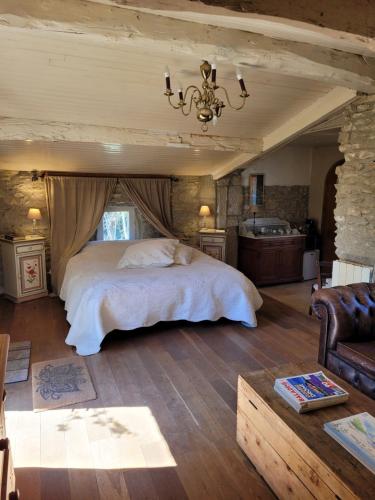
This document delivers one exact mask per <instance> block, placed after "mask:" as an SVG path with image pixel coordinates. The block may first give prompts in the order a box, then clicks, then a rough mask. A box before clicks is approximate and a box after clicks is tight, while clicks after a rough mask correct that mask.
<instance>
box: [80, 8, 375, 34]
mask: <svg viewBox="0 0 375 500" xmlns="http://www.w3.org/2000/svg"><path fill="white" fill-rule="evenodd" d="M90 1H92V2H95V3H103V4H107V5H115V6H119V7H127V8H129V7H130V8H139V9H144V10H145V11H146V10H147V11H153V12H160V13H165V15H172V16H173V14H176V13H178V12H180V13H191V14H192V13H195V14H198V15H199V14H203V15H204V14H206V15H211V16H221V17H224V16H227V17H232V18H236V17H237V18H239V17H241V18H242V19H249V18H258V19H262V20H263V19H264V18H267V17H268V18H273V19H275V20H277V21H280V22H285V23H288V22H289V24H290V25H292V23H294V25H295V24H296V23H299V24H300V25H302V24H309V25H312V26H314V27H316V28H317V29H319V30H320V31H324V30H328V29H329V30H335V31H340V32H341V33H343V34H344V35H345V34H346V33H349V34H353V35H361V37H374V35H375V31H374V25H373V23H372V22H371V20H372V19H374V18H375V3H374V2H371V1H369V0H356V1H355V2H350V1H343V0H329V1H328V2H327V0H315V1H314V2H312V1H311V0H298V2H291V1H290V0H251V2H249V1H247V2H246V1H243V0H230V1H229V0H196V1H194V2H192V1H191V0H90ZM301 27H302V26H300V28H301Z"/></svg>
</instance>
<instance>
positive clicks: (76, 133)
mask: <svg viewBox="0 0 375 500" xmlns="http://www.w3.org/2000/svg"><path fill="white" fill-rule="evenodd" d="M0 140H2V141H10V140H21V141H25V140H33V141H69V142H94V143H102V144H126V145H133V146H167V147H176V148H194V149H195V148H197V149H199V150H201V149H204V150H210V151H228V152H239V153H240V152H242V153H251V154H255V153H259V152H260V151H262V144H263V142H262V140H261V139H256V138H255V139H252V138H249V139H242V138H239V137H222V136H215V135H210V134H204V135H203V134H202V135H199V134H189V133H173V132H166V131H155V130H140V129H130V128H115V127H102V126H96V125H86V124H79V123H64V122H52V121H44V120H32V119H27V118H8V117H1V116H0Z"/></svg>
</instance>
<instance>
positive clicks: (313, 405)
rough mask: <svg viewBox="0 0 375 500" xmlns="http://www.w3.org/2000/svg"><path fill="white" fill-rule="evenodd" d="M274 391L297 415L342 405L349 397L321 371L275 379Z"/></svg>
mask: <svg viewBox="0 0 375 500" xmlns="http://www.w3.org/2000/svg"><path fill="white" fill-rule="evenodd" d="M274 389H275V391H276V392H277V393H278V394H279V395H280V396H281V397H282V398H284V399H285V401H286V402H287V403H289V404H290V406H292V408H294V409H295V410H296V411H297V412H298V413H304V412H307V411H311V410H316V409H318V408H323V407H325V406H331V405H336V404H339V403H344V402H345V401H346V400H347V399H348V397H349V394H348V393H347V392H346V391H345V390H344V389H343V388H342V387H340V386H338V385H337V384H336V383H335V382H333V380H331V379H329V378H328V377H326V376H325V375H324V373H323V372H322V371H319V372H315V373H305V374H303V375H295V376H292V377H285V378H277V379H276V381H275V385H274Z"/></svg>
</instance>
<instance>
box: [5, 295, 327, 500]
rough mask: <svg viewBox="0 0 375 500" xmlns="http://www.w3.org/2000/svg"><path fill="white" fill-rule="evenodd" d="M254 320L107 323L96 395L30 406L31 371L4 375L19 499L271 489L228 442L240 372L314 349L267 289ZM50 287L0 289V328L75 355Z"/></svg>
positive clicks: (314, 338)
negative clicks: (10, 295)
mask: <svg viewBox="0 0 375 500" xmlns="http://www.w3.org/2000/svg"><path fill="white" fill-rule="evenodd" d="M264 301H265V303H264V306H263V308H262V310H261V311H260V312H259V313H258V320H259V327H258V328H256V329H246V328H244V327H242V326H240V325H238V324H236V323H231V322H229V321H224V320H223V321H220V322H218V323H215V324H211V323H209V322H207V323H199V324H191V323H186V322H180V323H174V324H159V325H157V326H155V327H152V328H148V329H141V330H138V331H137V333H133V334H131V333H124V332H121V333H117V334H111V335H110V336H108V337H107V339H106V340H105V342H104V345H103V350H102V352H101V353H99V354H96V355H94V356H89V357H87V358H85V359H86V362H87V365H88V368H89V371H90V373H91V376H92V379H93V382H94V386H95V388H96V390H97V394H98V398H97V400H95V401H89V402H87V403H81V404H78V405H75V406H74V407H70V408H64V409H57V410H51V411H48V412H41V413H34V412H33V411H32V395H31V381H30V380H29V381H27V382H21V383H17V384H12V385H8V386H7V391H8V396H7V401H6V411H7V414H6V417H7V430H8V435H9V437H10V439H11V443H12V446H13V452H14V460H15V466H16V476H17V482H18V487H19V489H20V492H21V496H22V498H25V499H27V500H33V499H46V500H58V499H64V500H67V499H70V498H73V499H80V500H82V499H90V500H91V499H105V500H116V499H127V498H131V499H154V498H155V499H156V498H159V499H185V498H191V499H211V498H212V499H230V500H231V499H256V498H261V499H267V498H273V495H272V493H271V492H270V490H269V489H268V487H267V485H266V484H265V483H264V481H263V480H262V478H261V477H260V476H259V475H258V474H257V472H256V471H255V469H254V467H253V466H252V464H251V463H250V462H249V461H248V460H247V458H246V457H245V456H244V455H243V453H242V452H241V450H240V449H239V447H238V446H237V444H236V438H235V431H236V385H237V377H238V374H239V373H246V372H249V371H253V370H257V369H259V368H262V367H265V366H267V367H268V366H274V365H277V364H280V363H285V362H288V361H299V360H307V359H316V357H317V345H318V328H319V324H318V322H317V321H316V320H315V319H311V318H309V317H307V316H306V315H303V314H301V313H299V312H298V311H296V310H293V309H291V308H290V307H289V306H287V305H285V304H282V303H280V302H278V301H276V300H275V299H273V298H271V297H268V296H265V297H264ZM68 327H69V326H68V324H67V322H66V321H65V313H64V310H63V306H62V303H61V302H60V301H59V300H58V299H56V298H45V299H40V300H36V301H34V302H29V303H24V304H17V305H14V304H12V303H10V302H8V301H5V300H0V331H2V332H4V333H9V334H10V335H11V340H12V341H19V340H31V341H32V351H31V362H37V361H43V360H48V359H56V358H60V357H64V356H67V355H70V354H71V355H75V354H74V352H73V351H72V349H71V348H70V347H68V346H67V345H65V343H64V339H65V336H66V333H67V331H68Z"/></svg>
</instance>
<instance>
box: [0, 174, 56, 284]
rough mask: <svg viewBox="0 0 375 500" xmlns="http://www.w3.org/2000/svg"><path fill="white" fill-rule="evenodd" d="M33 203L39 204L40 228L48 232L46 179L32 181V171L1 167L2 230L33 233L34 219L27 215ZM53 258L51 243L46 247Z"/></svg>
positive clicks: (0, 207) (0, 201)
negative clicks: (44, 180) (8, 169)
mask: <svg viewBox="0 0 375 500" xmlns="http://www.w3.org/2000/svg"><path fill="white" fill-rule="evenodd" d="M30 207H35V208H39V209H40V211H41V215H42V220H40V221H38V228H37V231H38V233H39V234H41V235H43V236H47V235H48V215H47V204H46V198H45V191H44V183H43V182H41V181H39V180H38V181H35V182H32V181H31V173H30V172H16V171H7V170H0V234H4V233H8V232H14V233H20V234H30V233H31V231H32V221H31V220H29V219H27V212H28V210H29V208H30ZM46 254H47V262H49V244H48V242H47V247H46ZM2 284H3V267H2V261H1V258H0V290H1V288H2Z"/></svg>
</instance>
